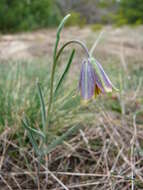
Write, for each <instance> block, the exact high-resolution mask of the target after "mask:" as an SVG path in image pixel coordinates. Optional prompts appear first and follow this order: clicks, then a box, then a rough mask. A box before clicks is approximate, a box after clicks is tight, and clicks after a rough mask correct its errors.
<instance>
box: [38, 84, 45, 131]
mask: <svg viewBox="0 0 143 190" xmlns="http://www.w3.org/2000/svg"><path fill="white" fill-rule="evenodd" d="M37 89H38V95H39V99H40V105H41V116H42V128H43V132H44V133H45V131H46V108H45V102H44V97H43V93H42V90H41V87H40V84H39V83H37Z"/></svg>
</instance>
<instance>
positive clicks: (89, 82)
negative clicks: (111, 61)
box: [79, 58, 117, 101]
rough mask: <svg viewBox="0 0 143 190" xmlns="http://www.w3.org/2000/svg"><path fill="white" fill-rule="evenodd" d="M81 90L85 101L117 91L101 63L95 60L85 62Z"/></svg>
mask: <svg viewBox="0 0 143 190" xmlns="http://www.w3.org/2000/svg"><path fill="white" fill-rule="evenodd" d="M79 89H80V92H81V96H82V97H83V99H84V100H85V101H88V100H89V99H91V98H92V97H94V98H95V97H96V96H97V95H98V94H100V93H106V92H112V90H113V89H115V90H117V89H116V88H115V87H114V86H113V84H112V82H111V81H110V79H109V78H108V76H107V74H106V73H105V71H104V70H103V68H102V66H101V65H100V63H99V62H98V61H97V60H95V59H94V58H89V59H87V60H84V61H83V63H82V67H81V73H80V80H79Z"/></svg>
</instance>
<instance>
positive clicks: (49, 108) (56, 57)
mask: <svg viewBox="0 0 143 190" xmlns="http://www.w3.org/2000/svg"><path fill="white" fill-rule="evenodd" d="M72 43H74V44H78V45H80V46H81V47H82V48H83V49H84V51H85V53H86V54H87V57H88V58H89V57H90V54H89V52H88V49H87V47H86V45H85V44H84V43H83V42H81V41H79V40H71V41H69V42H67V43H65V44H64V45H63V46H62V47H61V48H60V50H59V51H58V53H57V54H56V52H57V45H56V46H55V53H54V55H56V56H54V62H53V67H52V73H51V83H50V98H49V106H48V112H47V114H48V115H47V124H48V125H49V119H50V111H51V106H52V101H53V86H54V76H55V68H56V65H57V61H58V59H59V57H60V55H61V53H62V52H63V50H64V48H65V47H66V46H68V45H70V44H72Z"/></svg>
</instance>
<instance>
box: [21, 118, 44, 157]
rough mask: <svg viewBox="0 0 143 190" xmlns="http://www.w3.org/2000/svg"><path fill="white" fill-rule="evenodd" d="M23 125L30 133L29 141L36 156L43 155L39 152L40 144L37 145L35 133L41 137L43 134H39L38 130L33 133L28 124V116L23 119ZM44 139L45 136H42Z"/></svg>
mask: <svg viewBox="0 0 143 190" xmlns="http://www.w3.org/2000/svg"><path fill="white" fill-rule="evenodd" d="M22 124H23V125H22V126H23V127H24V128H25V130H26V131H27V132H28V137H29V140H30V142H31V144H32V146H33V148H34V150H35V152H36V154H37V155H41V152H40V151H39V148H38V144H37V142H36V140H35V137H34V135H33V132H34V133H36V134H38V135H39V136H41V135H42V134H41V133H40V134H39V131H38V132H37V131H36V130H34V131H33V129H32V128H31V127H30V126H29V122H28V119H27V118H26V116H25V117H24V118H23V119H22ZM42 137H43V135H42Z"/></svg>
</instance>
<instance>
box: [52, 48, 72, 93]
mask: <svg viewBox="0 0 143 190" xmlns="http://www.w3.org/2000/svg"><path fill="white" fill-rule="evenodd" d="M74 55H75V50H74V49H73V50H72V53H71V55H70V58H69V61H68V63H67V65H66V68H65V70H64V72H63V74H62V76H61V78H60V80H59V82H58V84H57V86H56V89H55V92H54V96H55V95H56V94H57V91H58V89H59V88H60V86H61V84H62V82H63V81H64V79H65V77H66V74H67V73H68V71H69V68H70V66H71V63H72V60H73V58H74Z"/></svg>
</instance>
